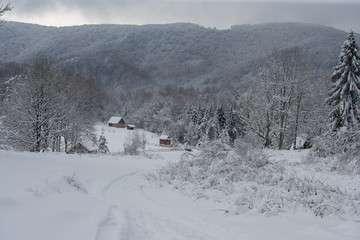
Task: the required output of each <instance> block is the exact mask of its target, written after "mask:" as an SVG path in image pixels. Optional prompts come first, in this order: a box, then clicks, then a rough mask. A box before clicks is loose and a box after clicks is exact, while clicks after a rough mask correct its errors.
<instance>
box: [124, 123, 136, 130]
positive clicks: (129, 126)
mask: <svg viewBox="0 0 360 240" xmlns="http://www.w3.org/2000/svg"><path fill="white" fill-rule="evenodd" d="M126 128H127V130H135V125H134V124H128V125H127V126H126Z"/></svg>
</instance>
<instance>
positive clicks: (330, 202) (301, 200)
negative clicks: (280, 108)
mask: <svg viewBox="0 0 360 240" xmlns="http://www.w3.org/2000/svg"><path fill="white" fill-rule="evenodd" d="M235 150H236V151H229V150H228V149H226V148H225V149H224V146H222V145H221V144H220V143H219V142H215V143H213V144H209V145H207V146H206V147H204V149H202V151H201V152H200V153H198V154H196V155H193V154H191V153H185V154H184V155H183V156H182V158H181V159H180V161H178V162H172V163H169V164H168V165H167V166H164V167H162V168H161V169H159V170H157V171H155V172H152V173H151V174H149V175H147V179H148V180H149V181H150V182H153V183H155V184H159V185H160V186H162V185H163V184H170V185H172V186H173V187H174V188H175V189H180V190H181V191H183V192H185V194H189V195H191V196H192V197H195V198H210V199H213V200H215V201H217V202H221V203H222V204H225V205H227V207H228V209H226V211H225V212H229V213H233V214H243V213H246V212H249V211H256V212H259V213H266V214H270V215H271V214H278V213H281V212H286V211H287V212H288V211H290V212H294V211H297V210H299V209H306V210H309V211H311V212H313V213H314V214H315V215H316V216H321V217H323V216H326V215H330V214H343V213H346V214H351V215H359V213H360V195H359V194H360V190H359V189H357V188H356V187H355V188H356V189H355V190H353V192H352V193H349V192H347V191H346V190H343V189H340V188H339V187H337V186H333V185H332V184H330V183H328V182H327V181H326V179H324V178H322V177H321V175H316V174H314V173H313V174H308V173H307V171H301V169H300V171H299V169H298V168H300V166H299V165H295V166H294V165H292V166H290V164H289V165H286V164H285V163H284V162H276V161H273V160H271V159H270V156H268V155H266V154H264V153H262V151H261V150H256V148H254V147H251V144H250V145H249V144H247V143H244V142H237V144H236V147H235Z"/></svg>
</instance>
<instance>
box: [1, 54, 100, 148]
mask: <svg viewBox="0 0 360 240" xmlns="http://www.w3.org/2000/svg"><path fill="white" fill-rule="evenodd" d="M93 101H94V99H93V97H92V93H91V90H90V86H89V85H88V84H87V82H86V81H85V80H83V79H81V78H74V77H71V76H69V75H67V74H66V73H64V72H63V71H60V70H58V69H56V67H55V65H54V64H53V63H52V61H51V60H49V59H38V60H36V61H35V62H33V63H32V64H29V65H28V66H27V67H26V68H25V70H24V72H23V74H22V75H21V77H19V78H18V79H16V82H14V83H13V84H12V85H11V89H9V92H8V94H7V95H6V98H5V100H4V111H3V112H4V115H5V116H4V124H3V125H4V128H5V132H6V135H7V138H8V142H9V143H10V144H11V145H13V146H14V147H15V148H18V149H21V150H28V151H34V152H39V151H46V150H50V149H52V150H53V151H60V143H61V141H62V139H63V140H65V150H66V147H67V145H68V144H67V142H68V141H70V142H73V143H74V142H76V141H77V140H78V139H79V138H80V135H81V134H82V133H84V132H87V131H88V130H89V129H91V127H92V123H93V119H94V118H93V117H92V114H93V112H94V111H93V108H94V106H93V104H92V102H93Z"/></svg>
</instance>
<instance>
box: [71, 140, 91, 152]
mask: <svg viewBox="0 0 360 240" xmlns="http://www.w3.org/2000/svg"><path fill="white" fill-rule="evenodd" d="M67 153H70V154H74V153H79V154H84V153H89V154H95V153H97V147H95V145H94V146H86V144H83V143H80V142H78V143H77V144H75V145H74V146H73V147H72V148H71V149H70V150H69V151H67Z"/></svg>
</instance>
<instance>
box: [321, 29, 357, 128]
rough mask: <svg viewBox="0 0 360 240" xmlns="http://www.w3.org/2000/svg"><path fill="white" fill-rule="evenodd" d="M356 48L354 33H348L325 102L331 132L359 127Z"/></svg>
mask: <svg viewBox="0 0 360 240" xmlns="http://www.w3.org/2000/svg"><path fill="white" fill-rule="evenodd" d="M358 50H359V48H358V46H357V43H356V39H355V37H354V32H352V31H351V32H350V33H349V35H348V37H347V39H346V41H345V42H344V44H343V45H342V49H341V52H340V55H339V64H338V65H337V66H336V67H335V68H334V73H333V74H332V76H331V81H332V88H331V90H330V92H329V98H328V99H327V102H328V103H329V104H330V105H331V106H332V111H331V113H330V118H331V130H332V131H333V132H337V131H339V130H340V128H342V127H345V128H347V129H348V130H351V129H353V128H357V127H359V126H360V66H359V60H360V58H359V56H358Z"/></svg>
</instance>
